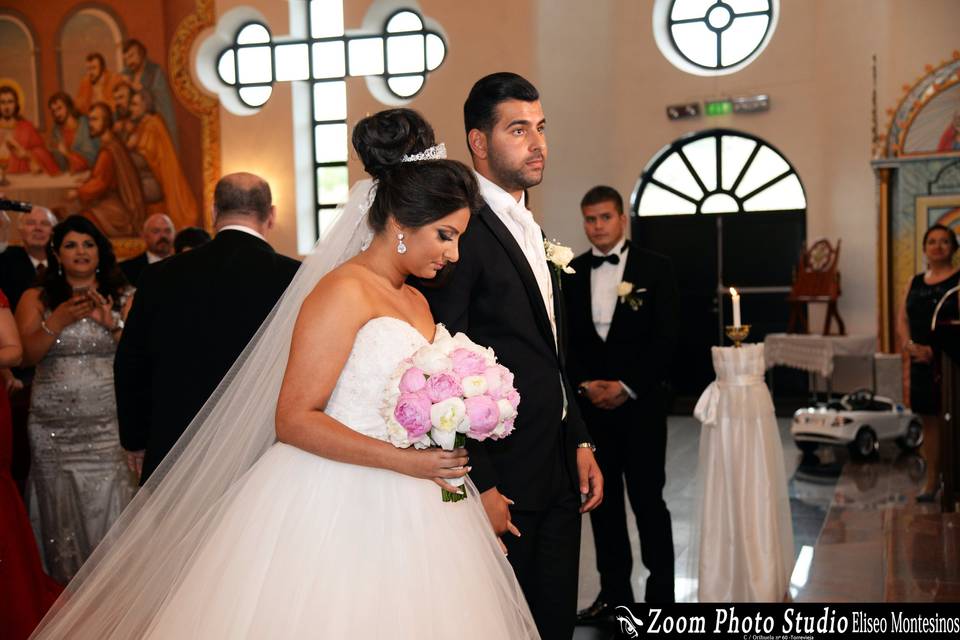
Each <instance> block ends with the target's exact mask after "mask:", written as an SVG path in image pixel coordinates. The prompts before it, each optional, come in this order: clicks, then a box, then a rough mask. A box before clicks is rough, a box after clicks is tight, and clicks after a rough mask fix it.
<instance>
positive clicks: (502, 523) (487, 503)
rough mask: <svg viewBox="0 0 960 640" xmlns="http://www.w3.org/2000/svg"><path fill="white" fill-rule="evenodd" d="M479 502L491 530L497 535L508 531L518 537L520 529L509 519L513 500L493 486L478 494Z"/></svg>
mask: <svg viewBox="0 0 960 640" xmlns="http://www.w3.org/2000/svg"><path fill="white" fill-rule="evenodd" d="M480 502H482V503H483V510H484V511H486V512H487V519H489V520H490V524H491V525H492V526H493V532H494V533H495V534H497V537H499V536H502V535H503V534H505V533H507V532H508V531H509V532H510V533H512V534H513V535H515V536H517V537H520V530H519V529H517V528H516V527H515V526H514V524H513V522H512V521H511V519H510V505H512V504H513V500H511V499H510V498H508V497H507V496H505V495H503V494H502V493H500V491H499V490H498V489H497V488H496V487H493V488H491V489H487V490H486V491H484V492H483V493H481V494H480Z"/></svg>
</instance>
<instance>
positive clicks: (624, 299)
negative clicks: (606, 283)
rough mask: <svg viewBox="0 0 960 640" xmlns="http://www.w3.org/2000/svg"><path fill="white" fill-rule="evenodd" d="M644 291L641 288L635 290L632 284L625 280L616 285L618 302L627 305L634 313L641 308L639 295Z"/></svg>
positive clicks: (641, 302)
mask: <svg viewBox="0 0 960 640" xmlns="http://www.w3.org/2000/svg"><path fill="white" fill-rule="evenodd" d="M646 291H647V290H646V289H644V288H643V287H641V288H639V289H637V288H636V287H634V286H633V283H632V282H627V281H626V280H624V281H623V282H621V283H620V284H618V285H617V295H618V296H619V297H620V302H621V303H623V304H629V305H630V308H631V309H633V310H634V311H636V310H638V309H639V308H640V307H642V306H643V298H641V297H640V294H641V293H645V292H646Z"/></svg>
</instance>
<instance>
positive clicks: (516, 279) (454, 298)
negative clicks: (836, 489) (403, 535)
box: [414, 205, 590, 510]
mask: <svg viewBox="0 0 960 640" xmlns="http://www.w3.org/2000/svg"><path fill="white" fill-rule="evenodd" d="M459 249H460V259H459V261H458V262H457V263H456V264H455V265H451V267H452V268H451V269H450V271H449V272H448V273H444V274H441V275H440V276H438V278H439V280H438V281H437V282H433V281H429V282H415V283H414V284H415V285H416V286H418V288H419V289H420V290H421V291H422V292H423V293H424V295H425V296H426V297H427V300H428V301H429V302H430V308H431V310H432V311H433V315H434V318H435V319H436V320H437V322H442V323H443V324H444V325H446V327H447V329H449V330H450V332H451V333H456V332H458V331H462V332H464V333H465V334H467V336H468V337H469V338H470V339H471V340H473V341H474V342H476V343H477V344H480V345H483V346H487V347H491V348H492V349H493V350H494V351H495V352H496V354H497V359H498V360H499V361H500V363H501V364H503V365H504V366H505V367H507V368H508V369H510V371H512V372H513V373H514V376H515V381H514V385H515V386H516V388H517V391H518V392H519V393H520V406H519V408H518V415H517V419H516V423H515V427H516V428H515V430H514V432H513V433H512V434H511V435H509V436H508V437H506V438H504V439H503V440H498V441H492V440H487V441H485V442H476V441H474V440H468V441H467V449H468V450H469V453H470V465H471V466H472V467H473V471H471V473H470V477H471V479H472V480H473V482H474V484H476V486H477V489H478V490H479V491H481V492H483V491H486V490H487V489H489V488H491V487H494V486H496V487H497V488H498V489H499V490H500V492H501V493H502V494H504V495H505V496H507V497H509V498H511V499H512V500H514V501H515V502H516V507H515V508H517V509H524V510H537V509H542V508H545V507H546V506H547V505H548V504H549V503H550V501H551V500H552V499H554V498H555V496H556V494H557V487H555V486H553V485H554V484H555V479H556V473H555V472H554V469H555V468H556V464H557V461H556V457H557V456H558V455H562V456H563V462H565V463H566V465H567V468H568V470H569V472H570V473H569V476H570V478H571V479H572V482H573V483H576V482H577V471H576V446H577V444H578V443H580V442H590V436H589V434H588V433H587V429H586V426H585V425H584V423H583V420H582V419H581V417H580V412H579V410H578V408H577V403H576V401H575V399H574V398H575V396H574V393H573V390H572V388H571V387H570V385H569V383H568V382H567V380H566V375H565V374H564V376H563V385H564V386H565V387H566V393H567V398H568V407H567V416H566V419H565V420H564V419H562V414H563V390H562V388H561V373H562V372H564V371H565V363H564V355H563V351H564V349H563V347H564V342H565V336H566V325H565V321H564V306H563V300H562V293H563V292H562V291H561V288H560V279H559V278H558V277H557V274H556V271H555V269H554V267H553V266H550V273H551V278H552V279H553V290H554V314H555V316H556V322H557V330H558V333H559V337H560V346H561V349H560V352H559V353H558V352H557V348H556V346H555V342H554V337H553V330H552V329H551V327H550V319H549V317H548V315H547V310H546V306H545V305H544V303H543V296H542V295H541V294H540V289H539V287H538V286H537V281H536V278H535V277H534V274H533V270H532V269H531V268H530V264H529V263H528V262H527V258H526V256H524V254H523V251H522V250H521V249H520V246H519V245H518V244H517V242H516V240H515V239H514V238H513V236H512V235H511V234H510V231H509V230H508V229H507V227H506V226H505V225H504V224H503V222H502V221H501V220H500V219H499V218H498V217H497V215H496V214H495V213H494V212H493V211H492V210H491V209H490V207H489V206H487V205H484V207H483V208H482V209H481V210H480V211H479V213H477V214H476V215H474V216H473V219H472V220H471V222H470V226H469V227H468V228H467V231H466V232H465V233H464V235H463V236H462V237H461V238H460V248H459ZM571 490H572V491H577V489H576V488H573V489H571Z"/></svg>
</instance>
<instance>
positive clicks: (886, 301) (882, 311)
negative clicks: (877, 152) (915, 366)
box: [877, 169, 897, 353]
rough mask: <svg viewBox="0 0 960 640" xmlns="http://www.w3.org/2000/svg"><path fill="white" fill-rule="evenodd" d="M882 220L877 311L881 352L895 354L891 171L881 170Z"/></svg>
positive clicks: (878, 237) (878, 227) (879, 236)
mask: <svg viewBox="0 0 960 640" xmlns="http://www.w3.org/2000/svg"><path fill="white" fill-rule="evenodd" d="M878 173H879V177H880V183H879V200H880V203H879V204H880V216H879V217H880V219H879V220H878V226H877V273H878V274H879V275H880V277H879V278H878V279H877V280H878V282H877V301H878V302H879V304H878V305H877V310H878V313H879V316H880V317H879V322H878V323H877V326H878V327H879V330H880V336H879V337H880V351H881V352H883V353H893V352H894V351H896V348H897V343H896V337H895V335H894V328H895V327H896V318H895V317H894V313H895V305H894V304H893V303H892V302H891V300H890V294H891V291H890V169H880V170H879V172H878Z"/></svg>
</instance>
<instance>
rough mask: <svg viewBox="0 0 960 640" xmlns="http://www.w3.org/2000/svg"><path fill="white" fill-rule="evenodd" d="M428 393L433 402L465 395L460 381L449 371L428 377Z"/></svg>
mask: <svg viewBox="0 0 960 640" xmlns="http://www.w3.org/2000/svg"><path fill="white" fill-rule="evenodd" d="M426 391H427V395H428V396H430V401H431V402H441V401H443V400H446V399H447V398H458V397H460V396H462V395H463V389H461V388H460V381H459V380H457V378H456V377H454V376H453V375H451V374H449V373H437V374H435V375H432V376H430V377H429V378H428V379H427V387H426Z"/></svg>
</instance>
